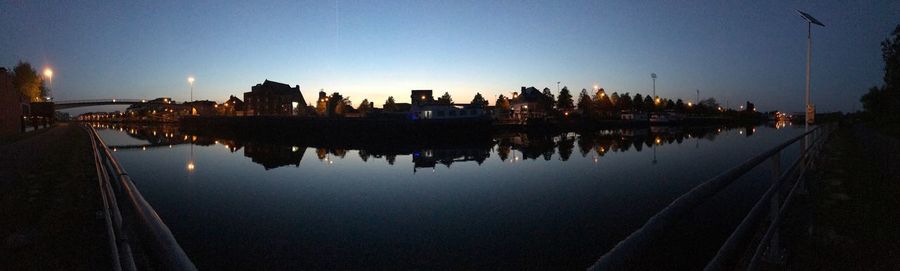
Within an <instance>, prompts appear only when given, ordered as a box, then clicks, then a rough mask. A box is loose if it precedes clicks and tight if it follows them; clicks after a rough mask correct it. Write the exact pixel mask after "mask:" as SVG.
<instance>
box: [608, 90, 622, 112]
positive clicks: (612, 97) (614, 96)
mask: <svg viewBox="0 0 900 271" xmlns="http://www.w3.org/2000/svg"><path fill="white" fill-rule="evenodd" d="M619 99H621V96H619V93H618V92H613V93H612V94H610V95H609V102H611V103H612V105H613V109H614V110H616V111H619V110H622V108H620V107H619Z"/></svg>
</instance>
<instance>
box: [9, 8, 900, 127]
mask: <svg viewBox="0 0 900 271" xmlns="http://www.w3.org/2000/svg"><path fill="white" fill-rule="evenodd" d="M76 2H82V1H59V2H56V1H19V0H0V37H2V38H0V66H5V67H8V68H11V67H13V66H14V65H15V64H16V62H17V61H19V60H23V61H28V62H31V63H32V64H34V65H35V66H36V67H38V68H42V67H45V66H46V67H52V68H53V69H54V70H55V74H54V79H53V89H54V93H53V94H54V96H55V99H56V100H57V101H60V100H70V99H93V98H154V97H161V96H168V97H173V98H175V99H176V100H185V99H187V97H188V95H189V86H188V83H187V80H186V78H187V77H188V76H189V75H193V76H195V77H196V78H197V81H196V82H195V87H194V96H195V98H197V99H211V100H217V101H220V102H221V101H224V100H225V99H227V97H228V96H229V95H231V94H234V95H236V96H239V97H242V93H243V92H245V91H249V89H250V86H252V85H254V84H257V83H260V82H262V81H263V80H265V79H269V80H273V81H278V82H284V83H288V84H290V85H295V84H299V85H300V86H301V90H302V92H303V95H304V97H305V98H306V99H307V101H312V100H314V99H315V96H316V93H317V92H318V91H319V89H325V90H326V92H328V93H331V92H334V91H339V92H341V93H342V94H343V95H344V96H345V97H347V96H349V97H350V98H351V99H352V100H353V102H354V105H356V104H357V103H359V102H360V101H361V100H362V99H363V98H368V99H369V100H371V101H374V102H375V104H376V105H377V106H379V107H380V105H381V104H382V103H383V101H384V100H385V99H386V98H387V96H394V97H395V98H397V100H398V102H408V100H409V90H411V89H434V90H435V92H436V93H443V92H445V91H449V92H450V94H451V95H452V96H453V98H454V100H455V101H457V102H468V101H470V100H471V99H472V96H474V94H475V92H481V93H482V94H484V95H485V97H486V98H488V99H489V100H491V103H493V100H494V99H495V98H496V95H498V94H507V95H508V93H510V92H512V91H518V89H519V87H520V86H535V87H538V88H544V87H550V88H551V89H553V92H554V93H556V82H557V81H561V82H562V85H563V86H569V89H572V90H573V91H574V92H576V93H577V92H578V91H580V90H581V89H582V88H588V89H590V88H591V87H592V86H593V85H594V84H597V85H599V86H600V87H603V88H605V89H606V90H607V91H608V92H612V91H618V92H619V93H623V92H631V93H632V94H634V93H635V92H639V93H641V94H649V93H650V92H651V89H652V81H651V79H650V76H649V74H650V73H651V72H655V73H657V74H658V75H659V79H657V93H658V95H660V96H662V97H671V98H673V99H675V98H683V99H685V100H686V101H687V100H696V98H695V90H696V89H699V90H700V94H701V96H702V97H715V98H716V99H718V100H719V101H720V102H721V103H722V104H723V105H724V104H725V102H726V99H727V100H728V101H729V103H730V105H731V106H732V107H737V104H738V103H742V102H744V101H746V100H750V101H753V102H755V103H756V104H757V106H758V107H759V108H760V109H761V110H766V111H768V110H784V111H801V110H802V108H803V91H804V74H805V63H806V23H805V22H804V21H803V20H802V19H801V18H800V17H799V16H798V15H797V13H796V12H795V11H794V10H795V9H801V10H804V11H806V12H808V13H810V14H812V15H813V16H816V17H817V18H818V19H819V20H820V21H822V22H823V23H825V25H826V26H827V27H825V28H814V29H813V69H812V71H813V74H812V78H813V102H814V103H816V104H817V109H818V111H819V112H825V111H835V110H843V111H850V110H856V109H859V108H860V106H859V102H858V100H859V96H860V95H862V94H863V93H864V92H865V91H866V89H867V88H868V87H870V86H873V85H876V84H881V76H882V68H883V64H882V62H881V55H880V53H881V52H880V47H879V42H880V41H881V40H883V39H884V38H886V37H887V35H888V34H889V33H890V32H891V31H892V30H893V28H894V26H895V25H896V24H900V1H858V2H857V1H707V2H700V1H695V3H688V4H685V3H681V2H682V1H661V2H650V1H345V0H337V1H335V0H330V1H309V2H305V3H304V2H300V1H283V2H275V1H273V2H269V3H243V2H244V1H234V2H233V3H222V2H223V1H208V2H201V1H171V2H169V1H110V2H109V3H76ZM254 2H255V1H254ZM850 2H854V3H850ZM573 94H574V93H573ZM90 110H98V109H90Z"/></svg>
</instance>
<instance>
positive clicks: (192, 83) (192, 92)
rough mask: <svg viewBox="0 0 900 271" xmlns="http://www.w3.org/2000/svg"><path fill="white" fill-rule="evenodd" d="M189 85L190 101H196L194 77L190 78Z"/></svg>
mask: <svg viewBox="0 0 900 271" xmlns="http://www.w3.org/2000/svg"><path fill="white" fill-rule="evenodd" d="M188 84H189V85H191V99H190V101H194V77H193V76H189V77H188Z"/></svg>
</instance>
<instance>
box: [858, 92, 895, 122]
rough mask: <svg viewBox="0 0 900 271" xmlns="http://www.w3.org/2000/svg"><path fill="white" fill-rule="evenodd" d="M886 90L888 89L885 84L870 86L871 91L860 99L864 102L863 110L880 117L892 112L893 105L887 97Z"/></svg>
mask: <svg viewBox="0 0 900 271" xmlns="http://www.w3.org/2000/svg"><path fill="white" fill-rule="evenodd" d="M885 92H886V90H885V88H884V87H883V86H882V87H871V88H869V92H867V93H866V94H863V96H862V98H860V99H859V101H860V102H862V104H863V110H866V112H868V113H870V114H873V115H874V116H875V117H880V116H882V115H885V114H887V113H888V112H890V109H891V107H890V103H889V102H888V101H887V99H886V98H885V97H886V96H887V95H885Z"/></svg>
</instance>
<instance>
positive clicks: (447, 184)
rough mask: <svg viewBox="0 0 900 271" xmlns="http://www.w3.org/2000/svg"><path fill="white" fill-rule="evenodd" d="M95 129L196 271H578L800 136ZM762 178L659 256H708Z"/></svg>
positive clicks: (720, 203) (744, 183)
mask: <svg viewBox="0 0 900 271" xmlns="http://www.w3.org/2000/svg"><path fill="white" fill-rule="evenodd" d="M102 128H103V129H101V130H100V131H99V132H100V135H101V136H102V137H103V138H104V140H105V141H106V142H107V144H108V145H110V146H111V147H114V148H115V155H116V157H117V158H118V159H119V160H120V161H121V163H122V165H123V166H124V167H125V169H126V170H127V171H128V172H129V174H130V175H131V177H132V178H133V179H134V181H135V183H136V184H137V186H138V187H139V189H140V190H141V192H142V193H143V194H144V196H145V197H146V199H147V200H148V201H149V202H150V204H152V205H153V206H154V207H155V208H156V210H157V211H158V212H159V214H160V216H161V217H162V219H163V220H164V221H165V222H166V223H167V224H168V225H169V227H170V228H171V230H172V232H173V233H174V234H175V237H176V238H177V239H178V240H179V242H180V244H181V245H182V247H184V249H185V251H186V252H187V254H188V255H190V257H191V258H192V259H193V260H194V262H195V263H196V264H197V266H198V267H199V268H200V269H206V270H211V269H215V270H218V269H473V268H475V269H578V270H580V269H583V268H585V267H588V266H590V265H591V264H592V263H593V262H594V261H595V260H596V259H597V258H598V257H599V256H600V255H602V254H603V253H605V252H606V251H608V250H609V249H610V248H611V247H612V246H614V245H615V244H616V243H617V242H618V241H620V240H622V239H623V238H625V237H626V236H627V235H628V234H630V233H631V232H632V231H634V230H635V229H637V228H639V227H640V226H641V225H642V224H643V223H644V222H645V221H646V220H647V219H648V218H649V217H650V216H652V215H653V214H655V213H656V212H658V211H659V210H660V209H662V208H663V207H665V206H666V205H667V204H668V203H669V202H671V201H672V200H673V199H674V198H676V197H678V196H679V195H681V194H683V193H684V192H686V191H687V190H689V189H690V188H692V187H693V186H695V185H697V184H699V183H701V182H702V181H704V180H706V179H708V178H710V177H713V176H715V175H717V174H718V173H720V172H722V171H724V170H726V169H729V168H731V167H733V166H736V165H738V164H740V163H741V162H743V161H745V160H746V159H748V158H750V157H751V156H753V155H755V154H758V153H760V152H762V151H764V150H766V149H768V148H771V147H773V146H775V145H777V144H779V143H781V142H783V141H785V140H787V139H788V138H790V137H792V136H794V135H798V134H800V133H801V131H802V129H796V128H793V127H790V126H788V127H787V128H783V129H775V128H773V127H766V126H758V127H737V128H725V127H694V128H658V129H656V128H655V129H646V128H645V129H635V130H630V129H629V130H609V131H598V132H596V133H590V134H576V133H564V134H553V135H536V134H514V133H510V134H505V135H496V136H494V140H493V141H488V142H474V143H472V144H458V145H449V146H448V145H442V146H425V147H422V146H414V147H410V148H397V149H389V150H384V149H379V150H367V149H362V150H360V149H338V148H335V147H328V146H306V145H304V144H303V143H302V142H301V143H281V144H274V143H270V142H256V141H252V140H235V139H228V138H216V137H215V136H213V137H199V136H194V135H186V134H182V133H180V132H179V131H178V129H177V127H162V126H149V127H129V126H122V127H120V126H115V127H109V126H105V125H104V127H102ZM109 128H112V129H109ZM191 143H193V144H191ZM782 157H783V159H784V160H789V159H792V158H794V157H796V149H795V148H792V149H788V150H787V151H786V152H785V154H784V155H782ZM783 164H787V162H784V163H783ZM189 165H193V168H192V169H191V166H189ZM768 166H770V164H769V163H766V164H764V165H763V166H761V167H759V168H758V169H757V170H754V171H753V172H751V173H750V174H749V175H748V176H747V177H746V178H744V179H742V180H740V181H739V182H738V183H736V184H735V186H734V187H733V188H729V189H728V190H726V191H725V192H724V193H723V196H720V197H717V198H714V199H713V202H711V203H710V204H708V205H709V206H706V207H704V208H705V209H704V212H705V213H706V214H704V215H702V216H700V215H699V214H698V217H710V218H704V219H699V220H697V219H695V221H694V222H691V223H693V224H696V225H695V227H692V228H691V229H688V230H685V231H684V233H683V235H680V236H683V237H682V240H679V241H677V242H670V243H667V244H666V246H673V247H672V248H671V249H672V250H678V251H690V252H691V253H690V254H691V255H687V256H685V255H681V256H678V257H684V258H686V260H685V262H688V263H690V262H691V261H692V259H689V258H691V257H697V258H703V257H709V256H710V255H712V254H714V253H715V249H716V247H715V243H716V242H721V239H723V238H725V237H727V233H728V232H729V230H730V229H729V227H732V226H733V225H734V224H735V223H736V222H737V221H739V219H740V217H741V214H740V213H742V212H745V211H746V210H747V209H748V207H749V206H750V204H752V202H753V201H755V198H756V197H758V196H759V195H760V194H761V192H762V191H763V190H764V189H765V188H766V187H767V185H768V183H769V179H770V172H769V168H768ZM675 246H678V247H675ZM695 255H696V256H695ZM701 256H702V257H701ZM693 261H697V260H696V259H693Z"/></svg>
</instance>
